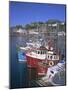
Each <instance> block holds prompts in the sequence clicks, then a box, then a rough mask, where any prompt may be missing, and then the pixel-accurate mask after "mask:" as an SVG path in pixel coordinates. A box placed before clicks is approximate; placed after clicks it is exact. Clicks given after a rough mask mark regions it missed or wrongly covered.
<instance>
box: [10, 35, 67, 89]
mask: <svg viewBox="0 0 68 90" xmlns="http://www.w3.org/2000/svg"><path fill="white" fill-rule="evenodd" d="M58 38H59V41H58V46H59V48H60V50H61V52H62V54H64V56H65V38H64V37H62V36H60V37H58ZM27 41H28V39H27V37H21V36H12V37H10V45H9V47H10V51H9V52H10V64H9V65H10V66H9V67H10V88H27V87H29V80H28V68H27V64H26V63H19V62H18V55H17V49H16V45H23V46H25V45H26V44H25V43H26V42H27ZM32 86H33V87H34V86H38V85H37V84H36V85H35V84H32V85H31V86H30V87H32Z"/></svg>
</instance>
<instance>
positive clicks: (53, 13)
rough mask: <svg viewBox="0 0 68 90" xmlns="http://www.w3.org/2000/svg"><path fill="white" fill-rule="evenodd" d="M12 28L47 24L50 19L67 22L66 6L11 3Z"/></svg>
mask: <svg viewBox="0 0 68 90" xmlns="http://www.w3.org/2000/svg"><path fill="white" fill-rule="evenodd" d="M9 18H10V26H15V25H25V24H29V23H31V22H38V21H42V22H46V21H47V20H48V19H58V20H61V21H65V5H58V4H40V3H26V2H12V1H11V2H10V5H9Z"/></svg>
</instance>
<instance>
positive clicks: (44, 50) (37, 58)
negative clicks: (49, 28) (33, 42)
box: [26, 42, 60, 78]
mask: <svg viewBox="0 0 68 90" xmlns="http://www.w3.org/2000/svg"><path fill="white" fill-rule="evenodd" d="M51 43H52V42H51ZM51 43H50V42H48V44H47V45H46V46H45V47H44V46H40V47H37V46H36V47H33V48H31V49H29V50H28V52H27V53H26V59H27V66H28V69H29V70H30V71H29V72H30V73H31V72H32V69H33V70H35V75H34V76H36V77H38V76H43V75H46V73H47V70H48V68H49V67H52V66H54V65H56V64H57V63H58V62H59V60H60V54H59V52H58V50H57V51H55V50H54V48H53V45H52V44H51ZM32 77H33V76H32ZM36 77H35V78H36Z"/></svg>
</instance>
